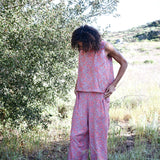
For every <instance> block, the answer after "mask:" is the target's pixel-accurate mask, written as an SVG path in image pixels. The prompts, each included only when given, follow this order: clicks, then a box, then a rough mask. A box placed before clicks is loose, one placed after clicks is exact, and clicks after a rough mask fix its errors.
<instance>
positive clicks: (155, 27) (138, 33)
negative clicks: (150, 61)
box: [105, 20, 160, 43]
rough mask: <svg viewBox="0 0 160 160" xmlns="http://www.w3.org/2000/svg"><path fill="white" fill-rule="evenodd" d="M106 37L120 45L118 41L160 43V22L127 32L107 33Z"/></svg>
mask: <svg viewBox="0 0 160 160" xmlns="http://www.w3.org/2000/svg"><path fill="white" fill-rule="evenodd" d="M105 37H106V39H107V40H108V41H111V42H112V43H118V42H119V41H118V40H120V41H124V42H135V41H141V40H152V41H160V20H157V21H154V22H151V23H147V24H145V25H142V26H139V27H134V28H132V29H129V30H126V31H119V32H107V33H105Z"/></svg>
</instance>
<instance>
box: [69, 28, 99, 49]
mask: <svg viewBox="0 0 160 160" xmlns="http://www.w3.org/2000/svg"><path fill="white" fill-rule="evenodd" d="M78 42H82V44H83V47H82V50H83V51H85V52H88V51H89V50H94V51H98V50H99V49H100V43H101V35H100V34H99V32H98V31H97V30H96V29H95V28H93V27H91V26H88V25H84V26H80V27H79V28H77V29H76V30H75V31H74V32H73V33H72V39H71V46H72V48H73V49H77V48H78V50H80V48H79V46H78Z"/></svg>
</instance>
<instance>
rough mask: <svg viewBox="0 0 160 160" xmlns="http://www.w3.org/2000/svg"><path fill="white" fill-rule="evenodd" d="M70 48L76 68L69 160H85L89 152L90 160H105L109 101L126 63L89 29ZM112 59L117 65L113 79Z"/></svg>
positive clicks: (78, 34)
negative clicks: (76, 59)
mask: <svg viewBox="0 0 160 160" xmlns="http://www.w3.org/2000/svg"><path fill="white" fill-rule="evenodd" d="M71 45H72V48H73V49H78V50H79V67H78V78H77V82H76V87H75V93H76V102H75V106H74V110H73V116H72V127H71V134H70V146H69V152H68V160H87V159H88V150H89V149H90V152H91V160H107V136H108V129H109V124H110V119H109V102H110V100H109V97H110V95H111V94H112V93H113V92H114V91H115V88H116V86H117V84H118V82H119V81H120V79H121V78H122V76H123V75H124V72H125V70H126V68H127V61H126V60H125V58H124V57H123V56H122V55H121V54H120V52H119V51H117V50H116V49H115V48H114V47H113V46H112V45H111V44H110V43H108V42H106V41H104V40H102V39H101V36H100V34H99V32H98V31H97V30H96V29H95V28H93V27H91V26H88V25H85V26H81V27H79V28H77V29H76V30H75V31H74V32H73V34H72V40H71ZM112 58H114V59H115V60H116V61H117V62H118V63H119V64H120V68H119V71H118V73H117V75H116V77H115V78H114V75H113V64H112Z"/></svg>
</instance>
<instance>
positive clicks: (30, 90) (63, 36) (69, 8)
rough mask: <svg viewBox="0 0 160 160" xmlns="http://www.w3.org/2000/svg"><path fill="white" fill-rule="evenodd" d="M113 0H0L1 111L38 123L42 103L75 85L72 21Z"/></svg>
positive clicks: (4, 118)
mask: <svg viewBox="0 0 160 160" xmlns="http://www.w3.org/2000/svg"><path fill="white" fill-rule="evenodd" d="M117 3H118V1H117V0H108V1H106V0H81V1H78V0H72V1H71V0H68V1H64V0H61V1H60V2H59V3H57V4H56V3H55V1H54V0H35V1H31V0H7V1H6V0H2V1H1V2H0V21H1V25H0V68H1V70H0V76H1V77H0V116H1V122H2V123H3V124H5V123H6V122H11V124H12V125H14V126H19V124H20V123H21V122H26V124H27V126H30V127H31V126H34V125H37V124H39V123H41V124H43V125H44V126H47V122H48V117H49V116H46V115H45V116H43V111H44V109H45V105H46V104H53V103H55V98H56V97H61V98H65V95H66V93H67V92H68V91H69V90H70V89H71V88H72V87H73V84H74V81H75V73H74V71H73V68H75V66H76V65H77V61H76V59H77V53H76V52H74V51H72V50H71V47H70V38H71V33H72V31H73V30H74V29H75V27H77V26H79V25H80V24H84V23H87V22H90V21H92V18H93V17H96V16H97V15H101V14H111V13H113V11H114V10H116V5H117Z"/></svg>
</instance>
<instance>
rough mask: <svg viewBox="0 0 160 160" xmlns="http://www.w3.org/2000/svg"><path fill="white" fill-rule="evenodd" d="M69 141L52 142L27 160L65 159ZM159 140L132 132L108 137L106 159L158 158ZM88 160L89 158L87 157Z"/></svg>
mask: <svg viewBox="0 0 160 160" xmlns="http://www.w3.org/2000/svg"><path fill="white" fill-rule="evenodd" d="M68 149H69V141H59V142H53V143H51V144H50V146H49V147H47V148H46V149H44V150H43V151H41V152H39V153H36V154H33V155H32V156H30V157H29V160H67V155H68ZM159 150H160V142H159V140H151V139H149V138H148V137H145V136H144V137H141V136H137V135H135V134H132V133H128V134H126V135H118V136H113V135H109V137H108V157H109V158H108V160H116V159H117V160H132V159H133V160H134V159H139V160H146V159H147V160H157V159H160V153H159ZM88 160H90V158H88Z"/></svg>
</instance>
